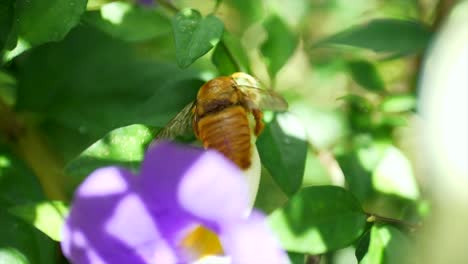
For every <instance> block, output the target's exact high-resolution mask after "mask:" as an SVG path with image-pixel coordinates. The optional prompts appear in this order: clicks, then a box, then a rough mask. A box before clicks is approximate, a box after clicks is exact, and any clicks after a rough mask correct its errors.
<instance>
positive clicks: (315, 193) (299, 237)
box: [269, 186, 366, 255]
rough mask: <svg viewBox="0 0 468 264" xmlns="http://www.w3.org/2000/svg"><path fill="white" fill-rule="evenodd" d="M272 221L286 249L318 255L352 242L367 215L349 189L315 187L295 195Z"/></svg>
mask: <svg viewBox="0 0 468 264" xmlns="http://www.w3.org/2000/svg"><path fill="white" fill-rule="evenodd" d="M269 222H270V225H271V227H272V228H273V230H274V232H276V233H277V234H278V236H279V239H280V242H281V244H282V245H283V247H284V248H285V249H286V250H290V251H294V252H301V253H308V254H313V255H314V254H322V253H325V252H329V251H332V250H336V249H339V248H343V247H345V246H348V245H349V244H351V243H352V242H353V241H354V240H356V239H357V238H358V237H359V236H360V235H361V234H362V232H363V231H364V227H365V225H366V214H365V213H364V212H363V211H362V208H361V206H360V204H359V202H358V201H357V199H356V198H355V197H354V196H353V195H352V194H351V193H350V192H348V191H346V190H345V189H343V188H340V187H336V186H314V187H307V188H304V189H302V190H301V191H300V192H299V193H297V194H296V195H294V196H293V197H292V198H291V199H290V200H289V202H288V203H287V204H286V206H284V207H283V208H281V209H278V210H276V211H274V212H273V213H272V214H271V215H270V217H269Z"/></svg>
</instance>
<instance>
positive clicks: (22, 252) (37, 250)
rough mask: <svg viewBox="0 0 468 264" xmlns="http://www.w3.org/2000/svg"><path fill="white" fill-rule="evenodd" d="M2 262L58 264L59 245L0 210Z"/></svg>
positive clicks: (14, 263) (0, 250) (0, 251)
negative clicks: (57, 250)
mask: <svg viewBox="0 0 468 264" xmlns="http://www.w3.org/2000/svg"><path fill="white" fill-rule="evenodd" d="M0 234H1V235H0V262H1V263H8V264H10V263H11V264H33V263H34V264H36V263H37V264H54V263H57V252H56V249H57V245H56V244H55V243H54V242H53V240H51V239H49V238H48V237H47V236H45V235H44V234H43V233H41V232H39V231H38V230H36V229H35V228H33V227H31V226H29V225H28V224H26V223H24V222H23V221H22V220H20V219H17V218H15V217H13V216H12V215H10V214H9V213H7V212H6V211H5V210H4V209H3V208H0Z"/></svg>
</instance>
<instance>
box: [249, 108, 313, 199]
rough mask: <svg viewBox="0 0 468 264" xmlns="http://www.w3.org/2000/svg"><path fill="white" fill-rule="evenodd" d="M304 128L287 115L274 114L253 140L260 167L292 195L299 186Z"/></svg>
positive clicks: (303, 150) (302, 159) (302, 162)
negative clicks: (258, 135) (262, 166)
mask: <svg viewBox="0 0 468 264" xmlns="http://www.w3.org/2000/svg"><path fill="white" fill-rule="evenodd" d="M305 137H306V136H305V129H304V127H302V124H301V123H300V122H299V121H298V119H297V118H296V117H295V116H294V115H292V114H290V113H280V114H277V115H276V116H275V117H274V119H273V120H272V121H271V122H270V123H268V124H267V125H266V127H265V130H264V131H263V133H262V134H261V135H260V137H259V138H258V140H257V146H258V151H259V154H260V158H261V160H262V164H263V165H264V166H265V167H266V168H267V169H268V171H269V172H270V173H271V175H272V176H273V179H275V181H276V183H277V184H278V185H279V187H280V188H281V189H282V190H283V191H284V192H285V193H286V194H288V195H292V194H294V193H295V192H297V190H299V188H300V187H301V184H302V178H303V176H304V167H305V160H306V156H307V141H306V140H305Z"/></svg>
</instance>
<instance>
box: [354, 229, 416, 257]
mask: <svg viewBox="0 0 468 264" xmlns="http://www.w3.org/2000/svg"><path fill="white" fill-rule="evenodd" d="M411 244H412V243H411V240H410V239H409V238H408V237H407V236H406V235H405V234H403V233H402V232H401V231H400V230H398V229H397V228H395V227H392V226H379V225H374V226H373V227H372V229H371V235H370V241H369V249H368V251H367V253H366V254H365V256H364V257H363V258H362V260H361V261H360V262H359V263H360V264H397V263H398V264H400V263H409V262H407V261H408V260H409V259H407V257H408V256H409V254H413V253H411V251H410V250H409V249H410V248H411ZM411 263H416V262H411Z"/></svg>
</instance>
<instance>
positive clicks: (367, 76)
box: [348, 60, 385, 92]
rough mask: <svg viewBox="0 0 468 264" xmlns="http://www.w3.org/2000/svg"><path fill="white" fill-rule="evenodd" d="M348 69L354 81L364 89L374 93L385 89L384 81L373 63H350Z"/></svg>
mask: <svg viewBox="0 0 468 264" xmlns="http://www.w3.org/2000/svg"><path fill="white" fill-rule="evenodd" d="M348 67H349V71H350V72H351V76H352V77H353V79H354V81H355V82H356V83H358V84H359V85H360V86H362V87H363V88H365V89H367V90H369V91H374V92H379V91H383V90H384V89H385V84H384V81H383V80H382V78H381V77H380V75H379V73H378V71H377V68H376V67H375V65H373V64H372V63H370V62H368V61H364V60H357V61H350V62H348Z"/></svg>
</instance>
